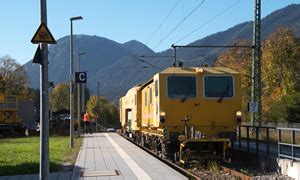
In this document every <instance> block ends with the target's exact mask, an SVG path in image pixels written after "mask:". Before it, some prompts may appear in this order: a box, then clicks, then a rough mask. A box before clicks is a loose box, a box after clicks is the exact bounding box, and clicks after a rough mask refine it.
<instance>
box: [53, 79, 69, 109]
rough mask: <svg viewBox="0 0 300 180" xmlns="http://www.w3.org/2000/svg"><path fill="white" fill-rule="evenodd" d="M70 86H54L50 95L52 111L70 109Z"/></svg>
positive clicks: (63, 84)
mask: <svg viewBox="0 0 300 180" xmlns="http://www.w3.org/2000/svg"><path fill="white" fill-rule="evenodd" d="M69 87H70V86H69V85H68V84H66V83H61V84H58V85H56V86H55V88H54V89H53V90H52V92H51V93H50V100H51V104H52V111H58V110H61V109H68V110H69V109H70V88H69Z"/></svg>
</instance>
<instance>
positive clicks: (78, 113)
mask: <svg viewBox="0 0 300 180" xmlns="http://www.w3.org/2000/svg"><path fill="white" fill-rule="evenodd" d="M85 54H86V53H85V52H82V53H78V54H77V72H80V56H81V55H85ZM80 87H81V83H77V123H78V125H77V131H78V137H80V118H81V113H80V112H81V109H80V99H81V97H80V92H81V91H80Z"/></svg>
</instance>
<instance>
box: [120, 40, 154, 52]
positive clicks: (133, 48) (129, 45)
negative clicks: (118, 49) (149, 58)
mask: <svg viewBox="0 0 300 180" xmlns="http://www.w3.org/2000/svg"><path fill="white" fill-rule="evenodd" d="M122 47H123V48H125V49H127V50H128V51H130V52H131V53H132V54H136V55H143V54H149V55H150V54H154V53H155V52H154V51H152V50H151V49H150V48H148V47H147V46H146V45H144V44H143V43H141V42H139V41H136V40H131V41H128V42H126V43H124V44H122Z"/></svg>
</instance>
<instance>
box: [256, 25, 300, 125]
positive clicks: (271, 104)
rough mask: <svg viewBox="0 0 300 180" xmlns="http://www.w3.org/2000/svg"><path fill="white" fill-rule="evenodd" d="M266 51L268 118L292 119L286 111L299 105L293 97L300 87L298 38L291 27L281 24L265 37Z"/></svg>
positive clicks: (264, 62)
mask: <svg viewBox="0 0 300 180" xmlns="http://www.w3.org/2000/svg"><path fill="white" fill-rule="evenodd" d="M263 52H264V53H263V64H262V65H263V66H262V72H263V73H264V74H263V76H262V80H263V82H264V83H263V93H264V94H263V109H264V111H265V112H267V113H266V118H267V119H268V120H271V121H290V120H289V119H288V116H287V113H288V112H290V111H291V110H292V109H291V108H292V107H294V106H296V104H297V103H296V101H294V100H293V99H294V98H295V97H297V96H295V94H297V92H299V90H300V89H299V84H300V82H299V81H300V61H299V59H300V42H299V39H298V38H297V37H296V36H295V35H294V34H293V33H292V32H291V31H290V30H289V29H287V28H284V27H282V28H279V29H277V30H276V31H275V32H274V33H272V34H271V35H270V36H269V37H268V38H267V39H266V41H265V43H264V45H263ZM276 104H277V106H276ZM293 104H294V105H293ZM278 106H279V107H281V108H280V109H279V108H278ZM289 109H290V110H289ZM275 114H276V116H274V115H275ZM290 118H291V117H290Z"/></svg>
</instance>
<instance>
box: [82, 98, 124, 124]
mask: <svg viewBox="0 0 300 180" xmlns="http://www.w3.org/2000/svg"><path fill="white" fill-rule="evenodd" d="M87 111H88V113H89V114H90V116H91V117H92V118H94V119H95V120H96V121H97V123H100V124H102V125H103V126H105V127H109V126H114V127H117V125H118V121H119V118H118V117H119V113H118V109H117V108H116V107H115V106H114V105H112V104H111V103H109V102H108V101H107V99H105V98H104V97H102V96H91V97H90V99H89V100H88V102H87Z"/></svg>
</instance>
